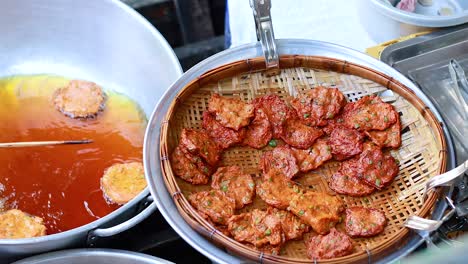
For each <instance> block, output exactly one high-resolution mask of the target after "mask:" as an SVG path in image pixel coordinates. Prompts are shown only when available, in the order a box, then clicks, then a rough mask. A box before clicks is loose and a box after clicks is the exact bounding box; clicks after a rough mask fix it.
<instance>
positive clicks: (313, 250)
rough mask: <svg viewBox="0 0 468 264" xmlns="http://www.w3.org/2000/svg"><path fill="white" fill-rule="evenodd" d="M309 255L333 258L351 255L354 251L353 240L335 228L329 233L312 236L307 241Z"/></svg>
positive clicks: (315, 257)
mask: <svg viewBox="0 0 468 264" xmlns="http://www.w3.org/2000/svg"><path fill="white" fill-rule="evenodd" d="M304 242H305V245H306V248H307V255H308V256H309V258H311V259H331V258H338V257H343V256H346V255H349V254H351V253H352V252H353V242H352V241H351V239H350V238H349V237H348V236H347V235H346V234H343V233H341V232H339V231H337V230H336V229H335V228H332V229H331V230H330V233H328V235H325V236H324V235H318V236H310V237H308V238H307V239H306V240H305V241H304Z"/></svg>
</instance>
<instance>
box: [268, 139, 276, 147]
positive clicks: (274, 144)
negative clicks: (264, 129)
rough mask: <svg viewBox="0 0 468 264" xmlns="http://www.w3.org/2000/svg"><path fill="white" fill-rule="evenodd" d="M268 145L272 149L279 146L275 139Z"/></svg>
mask: <svg viewBox="0 0 468 264" xmlns="http://www.w3.org/2000/svg"><path fill="white" fill-rule="evenodd" d="M268 145H269V146H270V147H276V146H277V143H276V140H275V139H272V140H270V142H268Z"/></svg>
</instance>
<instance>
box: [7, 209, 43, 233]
mask: <svg viewBox="0 0 468 264" xmlns="http://www.w3.org/2000/svg"><path fill="white" fill-rule="evenodd" d="M45 235H46V227H45V225H44V220H43V219H42V218H40V217H37V216H32V215H29V214H26V213H24V212H23V211H21V210H18V209H11V210H8V211H5V212H1V213H0V239H16V238H31V237H39V236H45Z"/></svg>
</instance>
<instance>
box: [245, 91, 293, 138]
mask: <svg viewBox="0 0 468 264" xmlns="http://www.w3.org/2000/svg"><path fill="white" fill-rule="evenodd" d="M253 103H254V105H255V108H256V109H262V110H263V112H264V113H265V114H266V116H267V118H268V121H270V124H271V126H272V130H273V137H274V138H281V135H282V134H283V127H284V123H285V122H286V120H288V119H292V118H296V117H297V114H296V112H295V111H294V109H292V108H291V107H289V106H288V105H287V104H286V103H285V102H284V101H283V100H282V99H281V98H280V97H279V96H278V95H276V94H268V95H264V96H261V97H257V98H255V100H254V101H253Z"/></svg>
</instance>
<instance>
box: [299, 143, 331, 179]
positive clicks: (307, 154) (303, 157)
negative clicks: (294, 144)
mask: <svg viewBox="0 0 468 264" xmlns="http://www.w3.org/2000/svg"><path fill="white" fill-rule="evenodd" d="M293 151H294V155H295V157H296V159H297V163H298V164H299V170H300V171H302V172H308V171H311V170H314V169H316V168H318V167H320V166H321V165H322V164H323V163H325V162H326V161H328V160H330V159H331V158H332V155H331V148H330V146H329V145H328V143H327V141H326V140H324V139H318V140H317V141H315V143H314V144H313V145H312V147H310V148H309V149H294V148H293Z"/></svg>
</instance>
